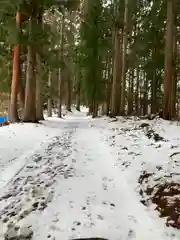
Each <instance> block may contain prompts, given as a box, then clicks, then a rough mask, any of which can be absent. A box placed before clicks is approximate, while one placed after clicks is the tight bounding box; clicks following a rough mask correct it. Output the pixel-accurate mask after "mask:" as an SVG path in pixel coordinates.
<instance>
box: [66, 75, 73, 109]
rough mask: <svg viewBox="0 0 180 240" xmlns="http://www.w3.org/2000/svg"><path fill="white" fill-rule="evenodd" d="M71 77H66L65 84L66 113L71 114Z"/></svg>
mask: <svg viewBox="0 0 180 240" xmlns="http://www.w3.org/2000/svg"><path fill="white" fill-rule="evenodd" d="M70 78H71V77H70V76H68V82H67V90H68V91H67V93H68V94H67V111H69V112H71V101H72V81H71V79H70Z"/></svg>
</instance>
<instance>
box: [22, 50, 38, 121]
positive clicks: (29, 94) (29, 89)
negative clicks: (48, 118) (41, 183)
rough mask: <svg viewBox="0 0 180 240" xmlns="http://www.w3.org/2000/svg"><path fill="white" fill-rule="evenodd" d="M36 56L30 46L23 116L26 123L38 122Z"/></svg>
mask: <svg viewBox="0 0 180 240" xmlns="http://www.w3.org/2000/svg"><path fill="white" fill-rule="evenodd" d="M35 67H36V54H35V52H34V49H33V47H32V46H28V57H27V78H26V94H25V107H24V114H23V121H24V122H37V118H36V74H35Z"/></svg>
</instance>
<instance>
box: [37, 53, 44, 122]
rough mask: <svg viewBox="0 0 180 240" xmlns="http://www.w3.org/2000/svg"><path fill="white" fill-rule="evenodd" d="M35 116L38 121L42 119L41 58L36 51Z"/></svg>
mask: <svg viewBox="0 0 180 240" xmlns="http://www.w3.org/2000/svg"><path fill="white" fill-rule="evenodd" d="M36 118H37V120H38V121H39V120H44V116H43V105H42V99H41V59H40V55H39V54H38V53H36Z"/></svg>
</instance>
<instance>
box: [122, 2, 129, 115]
mask: <svg viewBox="0 0 180 240" xmlns="http://www.w3.org/2000/svg"><path fill="white" fill-rule="evenodd" d="M128 10H129V0H125V13H124V31H123V54H122V78H121V81H122V88H121V114H122V115H124V114H125V104H126V101H125V99H126V96H125V95H126V70H127V69H126V64H127V56H126V55H127V53H126V52H127V45H128V14H129V12H128Z"/></svg>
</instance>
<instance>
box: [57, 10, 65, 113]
mask: <svg viewBox="0 0 180 240" xmlns="http://www.w3.org/2000/svg"><path fill="white" fill-rule="evenodd" d="M64 18H65V16H64V12H63V13H62V22H61V41H60V42H61V48H60V60H61V64H63V62H64V58H63V52H64ZM62 72H63V71H62V67H61V68H60V69H59V74H58V117H59V118H61V117H62V84H63V82H62V81H63V79H62V77H63V76H62Z"/></svg>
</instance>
